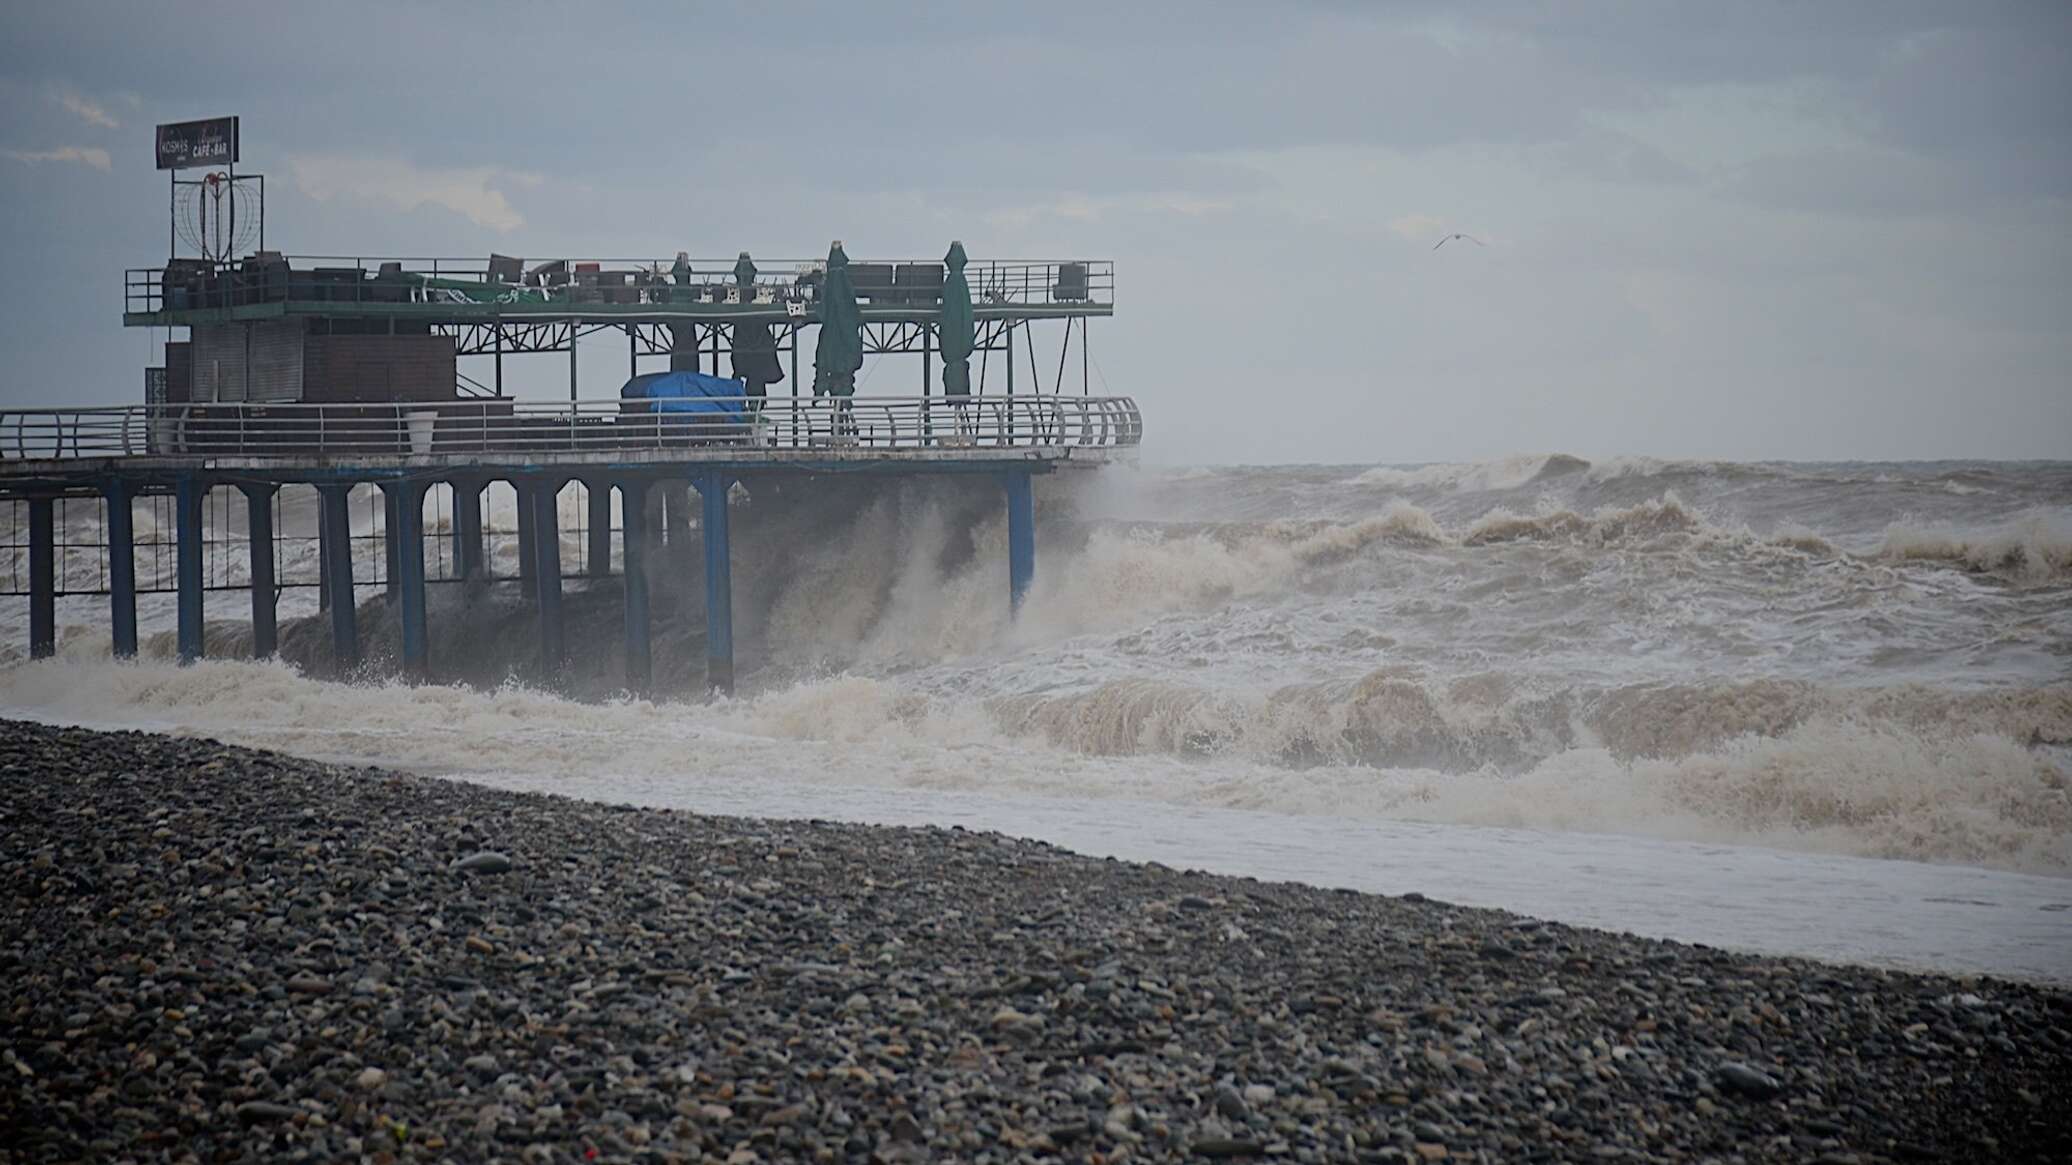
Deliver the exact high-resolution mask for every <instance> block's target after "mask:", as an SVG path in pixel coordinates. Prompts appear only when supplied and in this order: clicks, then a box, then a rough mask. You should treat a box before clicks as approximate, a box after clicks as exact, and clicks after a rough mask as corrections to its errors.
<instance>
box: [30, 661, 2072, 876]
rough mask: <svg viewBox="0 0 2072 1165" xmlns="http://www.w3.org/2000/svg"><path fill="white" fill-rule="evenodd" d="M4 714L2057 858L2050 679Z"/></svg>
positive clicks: (205, 683)
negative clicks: (2014, 684) (1981, 683)
mask: <svg viewBox="0 0 2072 1165" xmlns="http://www.w3.org/2000/svg"><path fill="white" fill-rule="evenodd" d="M0 700H4V702H5V704H6V705H7V706H8V707H9V708H11V709H13V710H15V711H16V712H17V713H18V714H19V713H21V712H28V713H31V714H34V715H37V716H40V717H44V718H49V719H54V720H63V721H69V722H80V723H89V724H95V723H98V724H108V725H124V726H144V727H157V728H168V729H172V730H176V731H181V732H192V733H202V734H207V735H212V736H217V737H221V738H223V739H227V740H231V741H234V742H239V743H246V744H253V745H258V746H264V747H275V748H284V749H288V750H290V751H294V752H299V753H303V754H306V755H314V756H318V757H323V758H331V759H339V760H351V761H354V762H359V763H365V762H369V761H372V762H378V763H384V764H391V765H401V766H408V767H412V768H417V769H420V770H425V771H433V772H442V773H457V774H466V773H471V772H491V771H498V772H501V771H511V772H525V773H549V774H551V773H555V772H565V771H581V772H584V773H595V772H610V773H615V774H624V775H627V776H628V777H638V778H642V779H649V780H655V779H662V780H690V781H695V780H699V779H703V778H707V777H711V778H718V777H726V778H728V779H736V780H764V781H792V782H796V781H806V782H814V783H827V784H837V785H844V786H863V787H872V786H893V787H902V788H921V789H946V790H967V791H979V792H988V793H1018V794H1028V793H1034V794H1041V795H1054V796H1066V797H1126V798H1130V799H1133V800H1149V801H1163V802H1167V803H1172V804H1176V805H1216V806H1223V807H1232V808H1249V809H1261V810H1271V811H1274V812H1280V813H1295V814H1317V815H1328V816H1340V817H1365V818H1395V819H1406V820H1418V821H1432V822H1450V823H1462V824H1483V825H1504V826H1523V827H1533V828H1552V829H1583V830H1592V831H1610V832H1627V833H1638V834H1644V835H1652V836H1659V837H1666V838H1675V839H1684V840H1711V841H1720V842H1736V843H1758V844H1764V845H1771V846H1780V847H1792V848H1805V849H1816V850H1821V851H1827V852H1838V853H1846V854H1853V855H1860V856H1875V857H1888V858H1908V859H1917V860H1931V861H1956V862H1965V863H1973V864H1983V865H1991V866H1998V867H2003V868H2011V869H2019V870H2026V871H2032V872H2040V873H2052V874H2060V875H2072V797H2068V793H2067V779H2068V768H2067V758H2068V756H2072V753H2068V752H2067V751H2066V746H2067V745H2072V686H2068V685H2056V686H2051V687H2046V688H2038V689H2029V690H2014V691H1981V692H1973V693H1963V694H1951V693H1947V692H1938V691H1935V690H1932V689H1927V688H1923V687H1918V686H1910V685H1903V686H1898V687H1893V688H1887V689H1866V690H1856V689H1836V688H1824V687H1819V686H1815V685H1805V684H1791V683H1776V682H1768V681H1755V682H1750V683H1745V684H1730V685H1714V686H1704V685H1696V686H1642V687H1635V688H1628V689H1618V690H1612V691H1604V692H1581V691H1557V692H1552V693H1536V692H1534V691H1531V690H1529V689H1528V688H1527V687H1525V686H1523V685H1520V684H1518V683H1517V682H1516V681H1514V680H1512V679H1510V678H1508V677H1505V676H1502V675H1498V674H1490V675H1482V676H1470V677H1464V678H1461V679H1457V680H1453V681H1450V682H1445V683H1439V684H1428V683H1425V682H1420V681H1418V680H1416V679H1412V678H1409V677H1406V676H1402V675H1396V674H1390V673H1385V672H1384V673H1376V674H1373V675H1369V676H1366V677H1363V678H1361V679H1359V680H1356V681H1351V682H1347V683H1343V684H1308V685H1291V686H1288V687H1284V688H1279V689H1273V690H1268V691H1264V692H1253V693H1233V692H1217V691H1212V690H1207V689H1201V688H1194V687H1189V686H1187V685H1183V684H1173V683H1162V682H1151V681H1130V680H1118V681H1111V682H1108V683H1105V684H1102V685H1099V686H1098V687H1096V688H1095V689H1092V690H1089V691H1086V692H1081V693H1076V694H1070V695H1058V696H1038V697H1016V698H1000V699H993V700H969V699H960V698H956V697H950V696H930V695H924V694H921V693H919V692H916V691H913V690H911V689H907V688H903V687H902V686H900V685H898V684H896V683H894V682H892V681H888V680H884V679H871V678H866V677H862V676H853V675H851V676H838V677H833V678H829V679H825V680H817V681H808V682H803V683H799V684H794V685H790V686H787V687H784V688H780V689H777V690H773V691H770V692H766V693H764V694H762V695H759V696H755V697H752V698H747V699H742V700H736V701H731V702H721V703H718V704H710V705H701V704H672V703H666V702H665V703H651V702H648V701H639V700H618V701H611V702H607V703H603V704H584V703H578V702H575V701H571V700H566V699H562V698H560V697H556V696H552V695H548V694H545V693H542V692H538V691H534V690H531V689H527V688H525V687H523V686H519V685H509V686H505V687H503V688H499V689H495V690H490V691H483V690H479V689H472V688H463V687H455V686H428V687H410V686H406V685H401V684H360V685H354V686H349V687H341V686H339V685H335V684H327V683H321V682H318V681H313V680H310V679H308V678H306V677H304V676H302V675H300V674H299V673H297V672H296V671H295V670H293V669H292V668H289V667H287V666H285V665H281V664H256V663H238V662H204V663H202V664H200V665H197V666H193V667H184V668H183V667H177V666H173V665H170V664H164V663H156V662H152V663H138V664H124V665H113V664H108V663H101V662H92V663H89V662H81V661H77V660H50V661H39V662H37V663H35V664H27V665H21V666H17V667H14V668H11V669H8V670H6V671H4V672H0Z"/></svg>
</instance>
